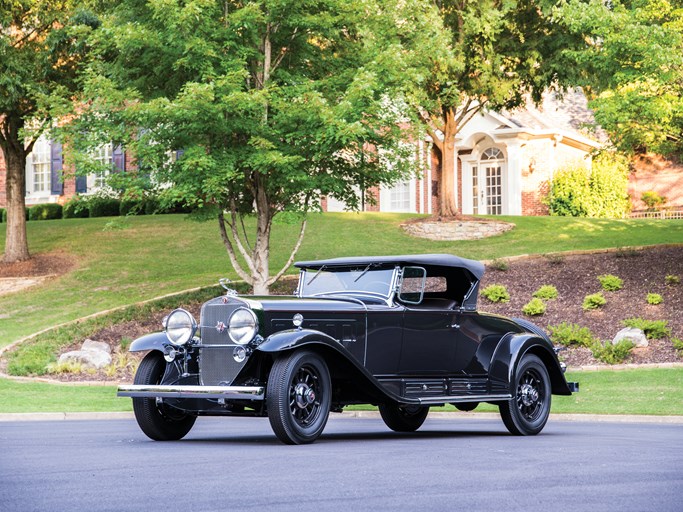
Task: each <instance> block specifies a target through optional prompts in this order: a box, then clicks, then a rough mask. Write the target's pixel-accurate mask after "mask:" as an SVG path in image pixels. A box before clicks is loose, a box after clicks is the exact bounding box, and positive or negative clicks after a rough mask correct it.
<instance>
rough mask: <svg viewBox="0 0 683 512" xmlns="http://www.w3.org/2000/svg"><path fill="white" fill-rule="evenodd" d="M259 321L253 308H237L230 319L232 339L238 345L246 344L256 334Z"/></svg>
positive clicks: (229, 331) (229, 329)
mask: <svg viewBox="0 0 683 512" xmlns="http://www.w3.org/2000/svg"><path fill="white" fill-rule="evenodd" d="M257 331H258V321H257V320H256V315H255V314H254V312H253V311H252V310H251V309H246V308H240V309H236V310H235V311H234V312H233V313H232V315H230V320H228V334H229V335H230V339H231V340H232V341H234V342H235V343H237V344H238V345H246V344H247V343H249V342H250V341H251V340H253V339H254V336H256V332H257Z"/></svg>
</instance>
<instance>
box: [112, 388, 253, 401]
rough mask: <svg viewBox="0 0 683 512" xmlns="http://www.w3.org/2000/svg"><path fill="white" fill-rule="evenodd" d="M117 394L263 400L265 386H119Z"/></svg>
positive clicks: (150, 396)
mask: <svg viewBox="0 0 683 512" xmlns="http://www.w3.org/2000/svg"><path fill="white" fill-rule="evenodd" d="M116 395H117V396H130V397H134V398H157V397H158V398H224V399H229V400H263V399H264V395H265V389H264V387H263V386H148V385H145V384H128V385H122V386H119V389H118V392H117V393H116Z"/></svg>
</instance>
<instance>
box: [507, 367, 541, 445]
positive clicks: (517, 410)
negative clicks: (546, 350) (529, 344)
mask: <svg viewBox="0 0 683 512" xmlns="http://www.w3.org/2000/svg"><path fill="white" fill-rule="evenodd" d="M550 401H551V388H550V379H549V377H548V370H547V369H546V367H545V365H544V364H543V361H541V360H540V359H539V358H538V357H536V356H535V355H533V354H527V355H525V356H524V357H522V360H521V361H520V362H519V364H518V366H517V369H516V371H515V378H514V381H513V383H512V399H510V400H508V401H506V402H503V403H501V404H500V406H499V408H500V415H501V417H502V418H503V423H505V426H506V427H507V429H508V430H509V431H510V433H511V434H514V435H517V436H533V435H536V434H538V433H539V432H540V431H541V430H543V427H544V426H545V424H546V422H547V421H548V415H549V414H550Z"/></svg>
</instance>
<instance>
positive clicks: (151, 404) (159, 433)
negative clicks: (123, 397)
mask: <svg viewBox="0 0 683 512" xmlns="http://www.w3.org/2000/svg"><path fill="white" fill-rule="evenodd" d="M165 369H166V361H165V360H164V358H163V356H162V355H161V354H160V353H159V352H150V353H149V354H147V355H146V356H145V358H144V359H143V360H142V361H141V362H140V366H139V367H138V371H137V372H136V373H135V384H152V385H153V384H159V383H160V382H161V378H162V377H163V376H164V371H165ZM133 412H134V413H135V419H136V420H137V422H138V425H139V426H140V429H141V430H142V431H143V432H144V433H145V434H146V435H147V437H149V438H150V439H154V440H155V441H177V440H178V439H182V438H183V437H185V436H186V435H187V433H188V432H189V431H190V430H191V429H192V426H193V425H194V422H195V421H196V420H197V416H196V415H194V414H187V413H185V412H183V411H181V410H179V409H175V408H173V407H170V406H168V405H165V404H164V403H163V402H159V403H157V399H156V398H133Z"/></svg>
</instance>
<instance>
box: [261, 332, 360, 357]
mask: <svg viewBox="0 0 683 512" xmlns="http://www.w3.org/2000/svg"><path fill="white" fill-rule="evenodd" d="M313 343H315V344H316V345H321V344H322V345H326V346H328V347H331V348H333V349H334V350H336V351H337V352H340V353H343V354H344V355H345V356H346V357H347V358H348V355H347V354H346V353H344V352H346V351H345V350H344V348H343V347H342V344H341V343H339V342H338V341H337V340H336V339H334V338H333V337H332V336H330V335H328V334H325V333H324V332H320V331H315V330H313V329H289V330H286V331H280V332H278V333H276V334H273V335H271V336H268V338H266V340H265V341H264V342H263V343H261V344H260V345H259V346H258V347H257V348H256V350H259V351H261V352H282V351H284V350H291V349H293V348H298V347H302V346H304V345H310V344H313Z"/></svg>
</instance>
